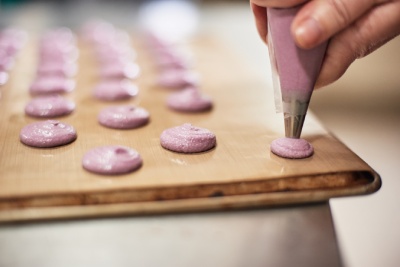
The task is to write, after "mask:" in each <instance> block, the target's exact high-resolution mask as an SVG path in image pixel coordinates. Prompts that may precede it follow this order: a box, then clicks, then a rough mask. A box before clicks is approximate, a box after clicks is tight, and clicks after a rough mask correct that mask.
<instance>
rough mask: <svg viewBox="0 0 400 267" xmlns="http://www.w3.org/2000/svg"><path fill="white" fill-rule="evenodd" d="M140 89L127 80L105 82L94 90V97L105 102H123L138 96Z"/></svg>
mask: <svg viewBox="0 0 400 267" xmlns="http://www.w3.org/2000/svg"><path fill="white" fill-rule="evenodd" d="M138 92H139V89H138V87H137V86H136V85H135V84H134V83H132V82H131V81H129V80H127V79H123V80H118V79H116V80H114V79H112V80H103V81H101V82H100V83H99V84H98V85H97V86H96V87H95V88H94V93H93V94H94V96H95V97H96V98H97V99H100V100H105V101H114V100H123V99H128V98H131V97H134V96H136V95H137V94H138Z"/></svg>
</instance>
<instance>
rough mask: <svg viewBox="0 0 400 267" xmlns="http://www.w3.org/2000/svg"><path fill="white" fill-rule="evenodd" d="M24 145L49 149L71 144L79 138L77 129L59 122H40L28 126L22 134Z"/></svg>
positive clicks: (21, 138) (23, 129)
mask: <svg viewBox="0 0 400 267" xmlns="http://www.w3.org/2000/svg"><path fill="white" fill-rule="evenodd" d="M19 137H20V140H21V142H22V143H24V144H25V145H28V146H32V147H39V148H47V147H56V146H62V145H66V144H69V143H71V142H73V141H75V139H76V138H77V134H76V131H75V129H74V128H73V127H72V126H71V125H69V124H66V123H63V122H60V121H57V120H47V121H39V122H34V123H31V124H28V125H26V126H25V127H24V128H22V130H21V132H20V135H19Z"/></svg>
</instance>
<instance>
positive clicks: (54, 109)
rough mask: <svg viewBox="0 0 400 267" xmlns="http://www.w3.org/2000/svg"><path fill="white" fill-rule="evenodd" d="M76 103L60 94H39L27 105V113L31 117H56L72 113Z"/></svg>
mask: <svg viewBox="0 0 400 267" xmlns="http://www.w3.org/2000/svg"><path fill="white" fill-rule="evenodd" d="M74 110H75V103H74V102H73V101H71V100H68V99H66V98H64V97H62V96H59V95H48V96H47V95H44V96H38V97H35V98H34V99H32V100H31V101H29V102H28V104H27V105H26V106H25V114H26V115H28V116H31V117H40V118H55V117H60V116H65V115H68V114H71V113H72V112H73V111H74Z"/></svg>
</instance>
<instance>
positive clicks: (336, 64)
mask: <svg viewBox="0 0 400 267" xmlns="http://www.w3.org/2000/svg"><path fill="white" fill-rule="evenodd" d="M250 4H251V7H252V10H253V13H254V17H255V23H256V27H257V30H258V33H259V34H260V37H261V38H262V40H263V41H264V42H265V43H266V42H267V38H266V36H267V34H268V31H267V15H266V12H265V11H266V7H277V8H285V7H292V6H296V5H299V4H304V6H303V7H302V8H301V9H300V11H299V13H298V14H297V15H296V17H295V19H294V20H293V23H292V28H291V31H292V35H293V37H294V39H295V41H296V43H297V45H298V46H300V47H302V48H305V49H307V48H312V47H315V46H316V45H318V44H320V43H321V42H323V41H325V40H328V39H329V38H330V42H329V45H328V48H327V52H326V55H325V59H324V62H323V64H322V69H321V73H320V75H319V77H318V80H317V83H316V88H319V87H323V86H325V85H328V84H330V83H332V82H334V81H336V80H337V79H339V78H340V77H341V76H342V75H343V74H344V73H345V71H346V70H347V68H348V67H349V66H350V65H351V64H352V63H353V62H354V61H355V60H356V59H358V58H362V57H365V56H367V55H369V54H370V53H371V52H373V51H375V50H376V49H377V48H379V47H381V46H382V45H383V44H385V43H387V42H388V41H390V40H391V39H393V38H395V37H396V36H397V35H399V34H400V15H399V14H400V0H250Z"/></svg>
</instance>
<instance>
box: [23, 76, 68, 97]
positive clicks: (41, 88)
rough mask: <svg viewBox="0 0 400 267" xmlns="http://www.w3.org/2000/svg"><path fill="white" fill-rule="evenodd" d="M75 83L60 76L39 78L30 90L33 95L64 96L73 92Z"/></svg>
mask: <svg viewBox="0 0 400 267" xmlns="http://www.w3.org/2000/svg"><path fill="white" fill-rule="evenodd" d="M74 88H75V82H74V81H73V80H71V79H66V78H65V77H60V76H39V77H38V78H37V79H36V80H35V81H34V82H33V83H32V85H31V87H30V88H29V91H30V93H31V94H32V95H44V94H62V93H68V92H71V91H72V90H73V89H74Z"/></svg>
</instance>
